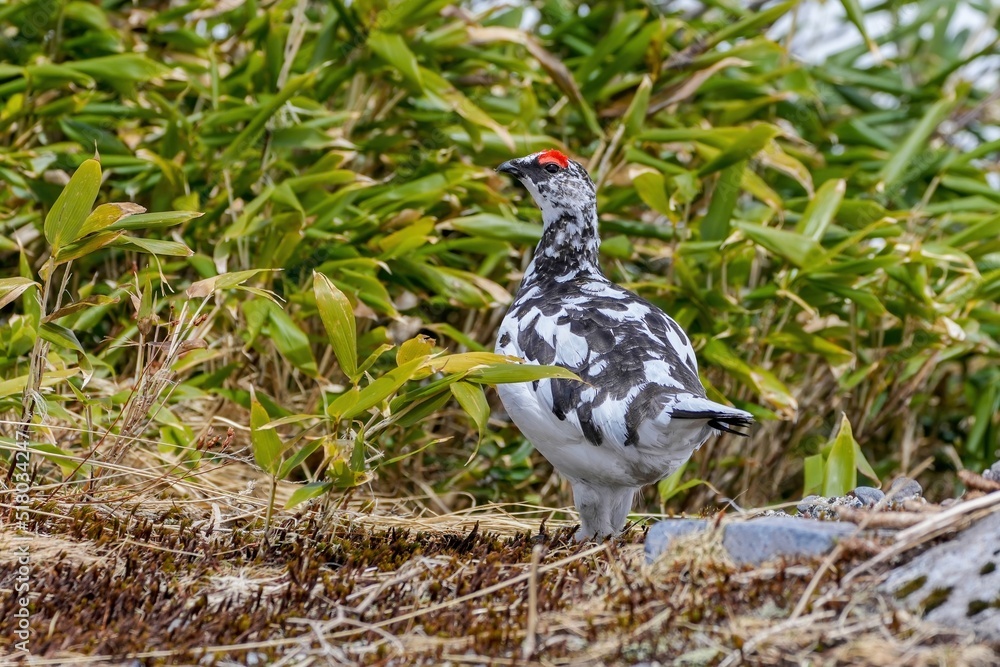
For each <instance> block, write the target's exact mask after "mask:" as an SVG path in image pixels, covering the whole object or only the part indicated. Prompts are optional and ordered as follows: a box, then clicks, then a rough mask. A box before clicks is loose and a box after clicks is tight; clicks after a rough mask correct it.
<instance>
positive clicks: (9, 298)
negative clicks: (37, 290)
mask: <svg viewBox="0 0 1000 667" xmlns="http://www.w3.org/2000/svg"><path fill="white" fill-rule="evenodd" d="M38 286H39V285H38V283H36V282H35V281H34V280H31V279H30V278H21V277H17V276H15V277H13V278H3V279H0V308H3V307H4V306H6V305H7V304H9V303H13V302H14V301H15V300H17V298H18V297H19V296H21V295H22V294H24V292H25V291H27V290H28V288H29V287H38Z"/></svg>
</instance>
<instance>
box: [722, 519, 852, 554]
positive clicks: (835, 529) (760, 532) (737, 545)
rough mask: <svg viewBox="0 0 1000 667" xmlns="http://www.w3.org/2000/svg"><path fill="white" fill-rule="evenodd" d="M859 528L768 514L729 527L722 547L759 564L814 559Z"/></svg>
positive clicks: (724, 535)
mask: <svg viewBox="0 0 1000 667" xmlns="http://www.w3.org/2000/svg"><path fill="white" fill-rule="evenodd" d="M856 530H857V526H855V525H854V524H844V523H832V522H828V521H816V520H813V519H802V518H799V517H787V518H785V517H766V518H763V519H756V520H751V521H740V522H735V523H731V524H729V525H728V526H726V532H725V533H724V534H723V536H722V546H724V547H725V548H726V551H728V552H729V555H730V556H731V557H732V559H733V560H734V561H736V562H737V563H739V564H741V565H742V564H749V565H757V564H759V563H763V562H764V561H767V560H771V559H773V558H789V559H791V558H815V557H817V556H822V555H823V554H825V553H827V552H829V551H830V550H831V549H833V547H834V545H836V543H837V540H838V539H840V538H843V537H844V536H846V535H850V534H852V533H854V532H855V531H856Z"/></svg>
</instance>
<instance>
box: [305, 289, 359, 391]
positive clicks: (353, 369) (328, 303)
mask: <svg viewBox="0 0 1000 667" xmlns="http://www.w3.org/2000/svg"><path fill="white" fill-rule="evenodd" d="M313 293H314V294H315V296H316V308H317V309H318V310H319V316H320V319H322V320H323V326H324V327H325V328H326V333H327V336H329V338H330V346H331V347H332V348H333V353H334V354H335V355H336V356H337V363H339V364H340V368H341V370H343V371H344V375H346V376H347V377H349V378H351V379H352V380H354V379H355V378H356V377H357V375H358V341H357V325H356V324H355V322H354V308H353V307H352V306H351V301H350V299H348V298H347V295H346V294H344V293H343V292H341V291H340V290H339V289H337V287H336V286H335V285H334V284H333V283H332V282H331V281H330V279H329V278H327V277H326V276H325V275H323V274H322V273H319V272H313Z"/></svg>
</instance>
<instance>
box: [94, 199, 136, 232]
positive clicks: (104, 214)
mask: <svg viewBox="0 0 1000 667" xmlns="http://www.w3.org/2000/svg"><path fill="white" fill-rule="evenodd" d="M145 211H146V209H145V208H143V207H142V206H139V205H138V204H133V203H131V202H114V203H111V204H101V205H100V206H98V207H97V208H95V209H94V210H93V212H91V214H90V215H88V216H87V219H86V220H85V221H84V223H83V229H81V230H80V236H81V237H83V236H86V235H87V234H92V233H94V232H99V231H101V230H102V229H104V228H106V227H110V226H111V225H113V224H115V223H116V222H118V221H119V220H121V219H123V218H126V217H128V216H130V215H135V214H137V213H145Z"/></svg>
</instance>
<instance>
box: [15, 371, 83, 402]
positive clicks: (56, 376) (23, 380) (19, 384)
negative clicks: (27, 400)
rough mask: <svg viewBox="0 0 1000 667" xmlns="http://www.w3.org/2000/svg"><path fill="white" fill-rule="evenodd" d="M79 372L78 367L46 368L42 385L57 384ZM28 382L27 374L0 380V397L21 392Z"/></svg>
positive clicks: (50, 385)
mask: <svg viewBox="0 0 1000 667" xmlns="http://www.w3.org/2000/svg"><path fill="white" fill-rule="evenodd" d="M79 373H80V369H79V368H63V369H58V370H48V371H45V375H43V376H42V386H43V387H52V386H54V385H57V384H59V383H60V382H62V381H63V380H65V379H66V378H71V377H73V376H74V375H77V374H79ZM27 384H28V376H27V375H21V376H19V377H16V378H12V379H10V380H3V381H0V398H7V397H8V396H12V395H14V394H21V393H23V392H24V387H25V386H26V385H27Z"/></svg>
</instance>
